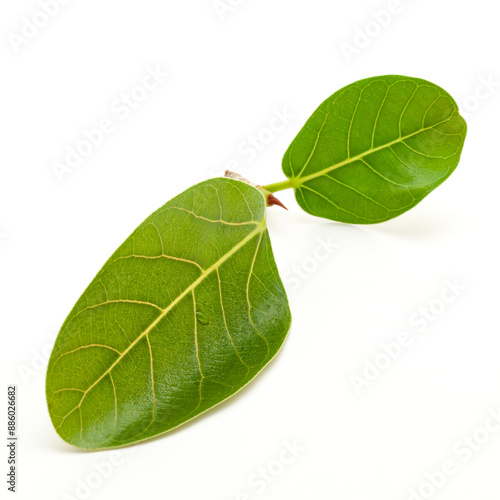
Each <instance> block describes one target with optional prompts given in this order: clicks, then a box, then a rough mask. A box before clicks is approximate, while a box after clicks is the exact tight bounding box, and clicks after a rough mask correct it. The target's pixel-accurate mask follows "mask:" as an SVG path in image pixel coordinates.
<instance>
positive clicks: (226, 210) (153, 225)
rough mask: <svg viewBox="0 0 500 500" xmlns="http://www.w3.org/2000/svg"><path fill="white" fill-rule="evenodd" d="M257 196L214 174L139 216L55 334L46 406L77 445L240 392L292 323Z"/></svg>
mask: <svg viewBox="0 0 500 500" xmlns="http://www.w3.org/2000/svg"><path fill="white" fill-rule="evenodd" d="M265 213H266V204H265V199H264V196H263V194H262V192H261V191H259V190H258V189H256V188H254V187H252V186H250V185H248V184H245V183H243V182H240V181H236V180H231V179H212V180H209V181H206V182H202V183H201V184H198V185H196V186H194V187H192V188H190V189H188V190H187V191H185V192H184V193H182V194H180V195H179V196H177V197H176V198H174V199H173V200H171V201H169V202H168V203H167V204H166V205H164V206H163V207H162V208H160V209H159V210H158V211H157V212H155V213H154V214H153V215H151V216H150V217H149V218H148V219H146V220H145V221H144V222H143V223H142V224H141V225H140V226H139V227H138V228H137V229H136V230H135V231H134V233H133V234H132V235H131V236H130V237H129V238H128V239H127V240H126V241H125V242H124V243H123V245H122V246H121V247H120V248H119V249H118V250H117V251H116V252H115V253H114V255H113V256H112V257H111V258H110V259H109V260H108V262H107V263H106V264H105V265H104V267H103V268H102V269H101V271H100V272H99V273H98V274H97V276H96V277H95V279H94V280H93V281H92V283H91V284H90V285H89V287H88V288H87V290H86V291H85V292H84V294H83V295H82V296H81V298H80V299H79V300H78V302H77V303H76V305H75V307H74V308H73V310H72V311H71V313H70V315H69V317H68V318H67V319H66V321H65V323H64V325H63V327H62V329H61V331H60V333H59V336H58V337H57V340H56V343H55V346H54V350H53V352H52V356H51V358H50V362H49V367H48V373H47V387H46V390H47V401H48V406H49V411H50V416H51V418H52V422H53V424H54V426H55V428H56V430H57V432H58V433H59V435H60V436H61V437H62V438H63V439H64V440H66V441H67V442H68V443H71V444H73V445H75V446H78V447H81V448H89V449H96V448H109V447H114V446H120V445H125V444H128V443H133V442H135V441H140V440H143V439H147V438H150V437H152V436H155V435H157V434H160V433H163V432H166V431H168V430H170V429H173V428H174V427H177V426H178V425H181V424H182V423H184V422H186V421H188V420H190V419H192V418H194V417H195V416H197V415H199V414H200V413H203V412H204V411H206V410H208V409H209V408H211V407H213V406H215V405H216V404H218V403H220V402H221V401H223V400H224V399H226V398H228V397H229V396H231V395H232V394H234V393H235V392H237V391H238V390H239V389H241V388H242V387H243V386H244V385H246V384H247V383H248V382H249V381H250V380H251V379H252V378H253V377H255V375H257V373H258V372H259V371H260V370H262V368H263V367H264V366H265V365H266V364H267V363H268V362H269V361H270V360H271V359H272V358H273V357H274V355H275V354H276V353H277V351H278V349H279V348H280V346H281V345H282V343H283V341H284V339H285V337H286V334H287V332H288V330H289V327H290V311H289V308H288V302H287V298H286V295H285V291H284V288H283V285H282V283H281V280H280V278H279V276H278V271H277V268H276V264H275V262H274V257H273V254H272V250H271V244H270V241H269V235H268V232H267V228H266V221H265Z"/></svg>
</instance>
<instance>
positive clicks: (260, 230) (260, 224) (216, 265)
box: [61, 217, 266, 425]
mask: <svg viewBox="0 0 500 500" xmlns="http://www.w3.org/2000/svg"><path fill="white" fill-rule="evenodd" d="M256 224H257V227H256V228H255V229H254V230H253V231H252V232H251V233H249V234H248V235H247V236H245V238H243V239H242V240H241V241H240V242H239V243H238V244H237V245H235V246H234V247H233V248H232V249H231V250H229V252H227V253H226V254H224V255H223V256H222V257H221V258H220V259H219V260H218V261H217V262H215V263H214V264H212V265H211V266H210V267H209V268H207V269H206V270H205V271H204V272H203V273H201V275H200V276H199V277H198V278H197V279H196V280H195V281H193V283H191V285H189V286H188V287H187V288H186V289H185V290H184V291H183V292H182V293H181V294H179V295H178V296H177V298H176V299H174V300H173V301H172V302H171V303H170V304H169V305H168V306H167V307H166V308H165V309H163V311H162V313H161V314H160V315H159V316H158V317H157V318H156V319H155V320H154V321H153V322H152V323H151V325H149V326H148V328H146V330H144V331H143V332H142V333H141V334H140V335H139V336H138V337H137V338H136V339H135V340H134V341H133V342H132V343H131V344H130V345H129V346H128V347H127V349H125V350H124V351H123V352H122V353H121V354H120V356H119V357H118V358H117V359H116V360H115V361H114V362H113V364H112V365H111V366H110V367H109V368H108V369H107V370H106V371H105V372H104V373H103V374H102V375H101V376H100V377H99V378H98V379H97V380H96V381H95V382H94V383H93V384H92V385H91V386H89V388H88V389H87V390H86V391H83V392H84V394H83V396H82V399H81V400H80V402H79V403H78V405H77V406H75V408H73V409H72V410H71V412H73V411H74V410H75V409H76V408H78V407H80V406H81V405H82V403H83V400H84V399H85V396H86V395H87V394H88V393H89V392H90V391H91V390H92V389H93V388H94V387H95V386H96V385H97V384H98V383H99V382H100V381H101V380H102V379H103V378H104V377H105V376H106V375H108V374H110V373H111V371H112V370H113V368H114V367H115V366H116V365H117V364H118V363H119V362H120V361H121V360H122V359H123V358H124V357H125V356H126V354H127V353H128V352H130V351H131V350H132V348H133V347H134V346H135V345H137V343H138V342H139V341H140V340H141V339H142V338H143V337H144V336H146V335H148V333H149V332H150V331H151V330H152V329H153V328H154V327H155V326H156V325H157V324H158V323H159V322H160V321H161V320H162V319H163V318H164V317H165V316H166V315H167V314H168V313H169V312H170V311H171V310H172V309H173V308H174V307H175V306H176V305H177V304H178V303H179V302H180V301H181V300H182V299H183V298H184V297H185V296H186V295H187V294H188V293H190V292H191V291H192V290H194V289H195V288H196V287H197V286H198V285H199V284H200V283H201V282H202V281H203V280H204V279H205V278H207V277H208V276H209V275H210V274H211V273H212V272H213V271H215V270H216V269H218V268H219V267H220V266H221V265H222V264H223V263H224V262H225V261H227V260H228V259H229V258H230V257H231V256H232V255H234V254H235V253H236V252H237V251H238V250H240V249H241V248H243V247H244V246H245V245H246V244H247V243H248V242H250V241H251V240H252V239H253V238H254V237H255V236H256V235H258V234H259V233H263V232H264V230H265V229H266V219H265V217H264V218H263V219H262V220H261V221H260V222H256ZM71 412H70V413H71ZM63 421H64V419H63ZM61 425H62V422H61Z"/></svg>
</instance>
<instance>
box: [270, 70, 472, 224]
mask: <svg viewBox="0 0 500 500" xmlns="http://www.w3.org/2000/svg"><path fill="white" fill-rule="evenodd" d="M466 130H467V126H466V123H465V120H464V119H463V118H462V117H461V116H460V115H459V113H458V107H457V104H456V103H455V101H454V100H453V99H452V98H451V96H450V95H449V94H448V93H446V92H445V91H444V90H443V89H442V88H440V87H438V86H437V85H434V84H432V83H430V82H427V81H425V80H420V79H417V78H408V77H404V76H394V75H392V76H381V77H375V78H368V79H366V80H360V81H358V82H356V83H353V84H352V85H348V86H347V87H344V88H343V89H341V90H339V91H338V92H336V93H335V94H333V95H332V96H331V97H329V98H328V99H327V100H326V101H324V102H323V103H322V104H321V105H320V106H319V108H318V109H317V110H316V111H315V112H314V113H313V115H312V116H311V118H310V119H309V120H308V121H307V123H306V124H305V126H304V128H303V129H302V130H301V131H300V132H299V134H298V135H297V137H296V138H295V139H294V141H293V142H292V144H291V145H290V147H289V148H288V150H287V152H286V153H285V156H284V158H283V171H284V172H285V175H286V176H287V177H288V178H289V179H290V180H289V181H285V182H283V183H278V184H276V185H272V186H266V187H267V188H268V189H270V190H271V191H272V190H273V188H275V189H274V190H279V189H284V188H286V187H293V188H294V189H295V196H296V198H297V202H298V203H299V205H300V206H301V207H302V208H303V209H304V210H305V211H306V212H309V213H310V214H312V215H317V216H319V217H325V218H327V219H332V220H336V221H341V222H349V223H355V224H373V223H376V222H383V221H386V220H389V219H392V218H393V217H397V216H398V215H400V214H402V213H403V212H406V211H407V210H409V209H410V208H412V207H414V206H415V205H416V204H417V203H419V202H420V201H421V200H422V199H423V198H424V197H425V196H427V195H428V194H429V193H430V192H431V191H432V190H433V189H435V188H436V187H437V186H439V184H441V183H442V182H443V181H444V180H445V179H446V178H447V177H448V176H449V175H450V174H451V173H452V172H453V170H454V169H455V167H456V166H457V164H458V162H459V159H460V154H461V151H462V147H463V144H464V140H465V135H466Z"/></svg>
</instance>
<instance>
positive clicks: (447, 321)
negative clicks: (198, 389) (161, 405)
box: [0, 0, 500, 500]
mask: <svg viewBox="0 0 500 500" xmlns="http://www.w3.org/2000/svg"><path fill="white" fill-rule="evenodd" d="M224 2H225V0H223V1H222V4H224ZM233 3H234V4H238V3H239V5H236V6H235V7H230V9H231V10H230V11H229V10H228V11H227V12H225V13H223V14H222V16H220V15H218V13H217V11H216V10H215V8H214V6H213V4H212V1H211V0H191V1H189V2H186V1H175V2H174V1H169V2H166V1H164V0H144V1H141V2H127V1H123V0H108V1H106V2H102V1H98V0H85V1H82V0H80V1H78V0H73V1H69V2H67V4H66V5H60V8H59V12H58V13H57V14H55V15H54V17H53V18H52V19H50V21H49V22H48V23H47V25H46V26H44V27H42V28H39V29H38V28H35V30H36V31H35V34H34V35H33V34H31V36H32V38H31V39H29V40H28V39H25V42H26V43H22V44H20V42H19V40H20V39H19V37H20V36H22V31H21V30H22V29H23V26H24V25H25V21H23V18H24V17H26V18H28V19H32V18H33V17H34V16H35V14H36V13H37V12H39V11H40V7H39V5H38V3H37V2H36V1H34V0H16V1H15V2H3V3H2V7H1V12H0V29H1V36H2V43H1V47H0V53H1V61H2V78H1V80H0V115H1V122H2V125H1V126H2V130H1V138H2V140H1V147H0V164H1V179H0V189H1V196H0V204H1V206H0V234H1V237H0V239H1V246H0V257H1V277H0V283H1V290H0V293H1V296H0V303H1V304H2V314H1V322H2V342H3V346H2V349H1V350H2V355H3V357H4V360H3V362H2V369H3V370H5V372H4V376H3V378H2V380H3V382H4V383H3V387H2V389H1V390H2V391H5V392H6V386H7V384H8V383H16V384H18V392H19V436H20V440H19V448H18V452H19V484H18V498H22V499H29V500H31V499H35V498H36V499H64V498H65V499H68V498H83V497H84V496H85V494H86V495H87V497H88V498H92V499H100V498H103V499H104V498H110V495H113V497H116V498H122V499H135V498H138V497H139V496H147V495H149V496H151V495H154V497H155V498H165V499H167V498H175V499H176V500H188V499H189V500H191V499H195V498H203V499H207V500H221V499H225V500H236V499H240V500H243V499H246V498H251V499H254V498H255V499H261V500H266V499H273V500H295V499H297V500H299V499H300V500H307V499H314V500H324V499H342V500H358V499H359V500H361V499H363V500H365V499H367V498H369V499H371V500H391V499H394V500H405V499H408V498H410V490H411V489H414V490H415V491H417V492H418V491H419V489H421V490H420V491H421V493H422V495H421V496H420V498H436V499H443V500H452V499H453V500H466V499H467V500H470V499H471V498H480V499H481V500H493V499H495V500H498V495H499V490H500V475H499V474H498V467H499V464H500V432H494V430H493V427H491V426H490V429H491V431H490V432H489V433H488V434H485V432H483V431H482V430H481V428H482V427H483V426H484V424H485V423H487V422H489V423H491V422H490V421H489V420H488V415H489V412H495V411H496V412H497V413H498V411H499V407H500V394H499V391H498V386H499V381H500V363H499V356H500V338H499V335H498V333H499V332H498V309H499V308H498V299H499V286H498V283H499V278H500V276H499V268H498V254H499V245H498V212H499V210H498V195H497V193H498V184H499V181H500V171H499V164H498V143H499V137H500V127H499V125H498V118H497V117H498V113H499V111H500V110H499V103H500V98H499V96H498V94H500V90H499V89H500V87H499V84H498V83H496V84H491V83H490V84H489V87H490V88H488V86H485V85H484V81H488V80H490V82H491V81H492V82H499V81H500V71H499V69H498V48H499V47H498V45H499V41H498V12H494V11H492V9H493V8H494V3H492V2H491V1H486V0H476V1H475V2H457V1H456V0H453V1H452V0H446V1H445V0H440V1H436V0H432V1H431V0H420V1H417V0H414V1H413V2H410V1H409V0H401V2H399V7H397V2H396V4H395V3H394V2H389V1H388V0H382V1H378V0H377V1H374V0H373V1H368V0H363V1H356V2H347V1H342V2H341V1H336V2H332V1H327V0H308V1H307V2H306V1H302V2H299V1H290V0H273V1H269V0H243V1H240V2H238V1H237V0H233ZM227 5H230V4H229V1H228V2H227ZM395 5H396V9H394V8H393V11H395V10H396V11H397V12H395V13H393V14H391V16H390V19H388V21H385V24H386V26H383V27H380V24H374V22H373V20H374V13H377V12H380V11H381V10H387V9H388V8H389V6H390V7H394V6H395ZM221 17H222V19H221ZM386 17H387V16H386ZM40 19H41V20H42V21H43V16H42V18H40ZM379 19H380V17H379ZM39 22H40V21H39ZM378 22H379V23H380V21H378ZM367 23H368V24H367ZM370 23H371V24H370ZM366 28H368V30H369V31H370V37H369V38H368V39H367V40H365V42H364V43H365V45H366V46H365V47H363V48H358V49H357V52H358V53H356V54H353V56H352V58H351V59H350V60H348V58H347V57H346V56H345V55H344V53H343V51H342V48H341V47H342V45H341V44H342V43H348V44H352V45H354V43H355V41H356V42H357V43H358V46H359V45H361V42H362V41H363V40H362V39H361V38H362V36H361V35H360V34H359V33H360V30H361V31H363V30H365V29H366ZM356 34H358V35H357V39H356V40H355V36H356ZM16 36H17V37H18V38H16ZM19 44H20V45H19ZM16 49H18V50H16ZM157 66H159V67H160V68H161V70H162V71H168V72H169V76H168V77H166V78H164V81H163V82H162V83H161V84H159V85H158V87H157V88H156V89H155V90H151V91H149V92H147V96H146V97H145V99H144V101H143V102H140V103H139V104H138V105H137V107H136V109H133V111H132V112H131V113H130V115H129V116H127V117H126V118H125V116H124V115H125V114H126V111H124V110H122V112H121V113H118V112H117V110H116V99H121V95H122V94H123V93H125V94H127V93H130V92H131V91H132V89H134V87H135V86H137V85H138V84H140V83H141V81H142V80H143V78H144V76H145V75H146V73H147V68H148V67H150V68H155V67H157ZM389 73H391V74H403V75H409V76H417V77H420V78H425V79H428V80H431V81H432V82H434V83H436V84H438V85H440V86H442V87H443V88H445V89H446V90H447V91H448V92H450V94H451V95H452V96H454V97H455V99H456V100H457V102H459V104H460V106H461V108H462V109H463V110H464V111H465V112H467V121H468V125H469V132H468V137H467V141H466V144H465V148H464V152H463V156H462V160H461V163H460V165H459V167H458V168H457V170H456V172H455V173H454V174H453V175H452V176H451V178H450V179H449V180H448V181H446V183H445V184H444V185H443V186H441V187H440V188H438V189H437V190H436V191H435V192H434V193H432V194H431V195H430V196H429V197H428V198H426V199H425V200H424V201H423V202H422V203H421V204H420V205H419V206H417V207H416V208H414V209H413V210H412V211H410V212H409V213H407V214H405V215H403V216H401V217H399V218H398V219H395V220H393V221H391V222H387V223H384V224H382V225H376V226H370V227H362V226H357V227H355V226H349V225H342V224H337V223H333V222H328V221H324V220H320V219H315V218H313V217H310V216H308V215H307V214H305V213H303V212H302V211H301V210H300V209H299V208H298V207H297V205H296V203H295V201H294V199H293V193H292V192H289V191H286V192H283V193H279V198H280V199H282V201H283V202H284V203H285V204H286V205H287V206H289V208H290V211H289V212H286V211H284V210H282V209H280V208H272V209H270V210H269V217H268V219H269V230H270V233H271V238H272V241H273V246H274V251H275V257H276V261H277V263H278V267H279V269H280V272H281V274H282V277H283V280H284V282H285V284H286V287H287V291H288V293H289V299H290V303H291V308H292V313H293V326H292V330H291V332H290V334H289V337H288V339H287V341H286V344H285V346H284V348H283V350H282V351H281V353H280V355H279V356H278V357H277V358H276V359H275V360H274V361H273V363H272V365H271V366H270V367H269V368H268V369H266V370H265V371H264V373H262V374H261V375H260V376H259V377H257V379H256V380H255V381H254V382H253V383H252V384H250V385H249V386H248V387H247V388H246V389H245V390H244V391H242V392H241V393H240V394H239V395H238V396H236V397H235V398H234V399H232V400H230V401H228V402H227V403H225V404H223V405H221V406H220V407H219V408H218V409H216V410H215V411H212V412H209V413H208V414H206V415H205V416H203V417H202V418H199V419H197V420H194V421H193V422H192V423H190V424H188V425H186V426H184V427H182V428H179V429H178V430H176V431H174V432H172V433H171V434H167V435H164V436H163V437H161V438H159V439H156V440H152V441H149V442H146V443H143V444H140V445H137V446H131V447H127V448H123V449H120V450H119V452H118V455H117V456H113V452H112V451H106V452H95V453H90V452H82V451H79V450H77V449H75V448H72V447H70V446H69V445H67V444H66V443H64V442H63V441H62V440H61V439H60V438H59V437H58V436H57V434H56V433H55V431H54V429H53V428H52V425H51V422H50V419H49V416H48V413H47V409H46V403H45V397H44V378H45V365H46V361H44V360H43V358H46V357H47V355H48V352H50V344H51V340H50V338H51V337H52V336H53V335H54V334H55V333H57V330H58V328H59V327H60V325H61V324H62V322H63V321H64V319H65V317H66V315H67V314H68V312H69V311H70V309H71V308H72V306H73V305H74V303H75V301H76V300H77V298H78V297H79V296H80V294H81V292H82V291H83V290H84V288H85V287H86V286H87V284H88V283H89V282H90V280H91V279H92V278H93V276H94V275H95V273H96V272H97V271H98V270H99V269H100V267H101V266H102V264H103V263H104V261H105V260H106V259H107V258H108V256H109V255H110V254H111V253H112V252H113V251H114V250H115V249H116V247H117V246H118V245H119V244H120V243H121V242H122V241H123V240H124V239H125V238H126V237H127V236H128V235H129V234H130V233H131V232H132V230H133V229H134V228H135V227H136V226H137V225H138V224H139V223H140V222H142V220H143V219H144V218H145V217H146V216H148V215H149V214H150V213H151V212H152V211H154V210H155V209H156V208H158V207H159V206H161V205H162V204H163V203H165V202H166V201H167V200H169V199H170V198H171V197H173V196H175V195H176V194H178V193H179V192H181V191H183V190H184V189H186V188H188V187H189V186H191V185H193V184H195V183H196V182H199V181H202V180H204V179H206V178H209V177H211V176H214V175H217V174H218V173H219V172H221V171H223V169H224V168H226V166H227V164H228V163H229V162H232V167H233V168H237V169H238V170H239V172H240V173H242V174H243V175H245V176H246V177H247V178H249V179H250V180H252V181H254V182H256V183H260V184H265V183H269V182H276V181H279V180H281V179H282V178H283V174H282V173H281V168H280V162H281V157H282V155H283V153H284V152H285V150H286V148H287V146H288V145H289V143H290V142H291V140H292V139H293V137H294V136H295V135H296V133H297V132H298V131H299V129H300V128H301V127H302V125H303V123H304V122H305V120H306V119H307V118H308V116H309V115H310V114H311V113H312V112H313V111H314V109H315V108H316V107H317V105H319V103H320V102H321V101H323V100H324V99H325V98H326V97H328V96H329V95H330V94H332V93H333V92H334V91H336V90H338V89H339V88H341V87H343V86H344V85H347V84H349V83H351V82H353V81H355V80H358V79H361V78H365V77H369V76H376V75H382V74H389ZM137 92H139V93H137ZM136 95H141V94H140V91H137V90H136ZM476 96H479V97H480V99H478V98H477V97H476ZM284 109H285V110H286V111H287V112H288V113H289V114H293V115H294V118H293V119H291V120H290V122H289V123H288V124H287V125H286V126H285V127H284V129H283V130H282V131H281V132H279V133H276V134H275V136H274V138H273V140H272V141H270V142H269V144H266V145H265V147H264V148H263V150H262V151H259V152H258V154H257V155H256V156H255V158H254V159H252V160H251V161H248V159H249V157H250V154H249V153H248V154H242V152H241V151H242V150H241V148H242V147H245V145H244V142H245V141H246V140H247V138H248V136H250V135H257V134H258V133H259V132H261V131H262V130H263V129H265V128H266V127H267V126H268V124H269V121H270V120H271V118H272V117H273V114H274V113H275V112H276V111H275V110H281V111H282V110H284ZM104 118H109V119H110V120H112V121H113V124H114V126H115V128H114V130H113V131H112V132H111V133H109V134H107V135H106V136H105V138H104V140H103V142H102V144H101V145H99V146H98V147H95V148H94V150H93V151H92V152H91V154H89V155H88V156H87V157H86V158H85V159H84V160H83V161H82V162H81V164H80V165H78V166H76V167H75V168H74V169H73V171H71V172H68V173H66V174H64V175H63V176H62V181H61V182H60V181H59V180H58V177H57V176H56V174H55V172H54V169H53V164H54V162H63V161H64V160H65V155H66V151H67V147H68V146H70V147H76V146H77V144H78V143H79V141H81V140H82V139H83V138H84V136H83V134H84V130H90V129H92V128H95V127H97V126H98V124H99V122H100V121H101V120H102V119H104ZM124 118H125V119H124ZM242 144H243V146H242ZM322 239H323V240H324V241H328V239H329V240H330V242H334V243H335V246H336V248H335V249H333V250H332V252H331V255H329V256H328V258H325V259H324V260H321V261H318V260H317V259H316V260H315V257H314V255H318V253H317V251H316V250H317V249H318V247H319V246H320V245H321V240H322ZM294 273H295V274H294ZM297 273H300V274H301V275H302V276H303V277H302V278H297V277H296V276H297ZM446 280H449V281H451V282H454V281H456V282H457V283H458V284H460V286H461V287H462V288H465V289H462V291H461V292H460V294H459V295H458V296H455V298H454V300H453V302H452V303H449V304H444V305H443V303H442V302H440V300H441V299H440V296H441V294H442V292H443V290H444V289H445V288H446V286H447V285H446ZM447 296H448V297H451V295H449V294H448V295H447ZM430 304H431V307H432V308H433V309H434V311H438V312H439V313H436V314H434V315H433V316H432V321H430V320H425V321H423V322H422V318H421V317H420V316H419V314H421V310H420V309H419V308H420V307H424V308H427V307H429V305H430ZM410 318H413V320H412V319H410ZM418 318H420V323H418V324H419V325H420V328H418V327H417V326H416V325H417V323H416V320H417V319H418ZM424 330H425V331H424ZM405 331H406V332H407V333H408V335H409V336H410V338H411V339H412V343H411V345H409V346H406V347H404V349H402V352H401V353H400V355H399V357H397V359H394V360H393V361H391V362H390V363H389V366H388V367H387V368H386V369H384V370H383V371H381V372H380V373H379V374H378V375H377V373H375V375H373V374H372V377H371V378H372V381H371V382H370V383H368V384H366V385H365V386H364V387H363V389H362V390H361V391H356V388H355V387H354V385H353V376H358V377H363V376H364V373H363V372H364V370H365V366H366V363H367V362H374V361H375V360H376V359H378V362H379V364H380V362H381V360H382V359H383V358H384V357H383V356H379V355H380V354H381V353H383V352H384V351H383V349H382V347H381V344H382V343H386V344H387V343H389V342H391V341H393V340H394V339H396V338H397V337H398V335H399V334H400V333H401V332H405ZM382 362H383V361H382ZM28 369H30V370H31V372H27V370H28ZM5 392H4V393H3V394H4V396H3V398H2V399H3V401H4V406H5V404H6V403H5V401H6V395H5ZM359 392H360V393H359ZM2 412H3V413H4V412H6V410H2ZM4 415H5V413H4ZM2 422H5V417H2ZM496 428H497V427H495V429H496ZM3 432H5V427H4V431H3ZM464 435H465V436H467V435H470V436H476V438H478V439H479V440H486V439H488V442H487V443H485V444H483V445H481V446H477V447H476V445H475V444H474V442H472V443H471V444H469V445H465V444H464V443H462V444H460V442H461V441H462V440H463V439H464ZM473 439H474V438H473ZM285 441H286V442H288V443H289V444H290V445H292V444H293V443H294V441H295V442H296V445H297V446H298V447H299V448H300V451H299V452H298V453H297V456H296V457H294V460H293V461H292V460H291V459H290V460H288V461H289V462H291V463H287V464H285V465H280V463H279V460H280V456H284V455H283V453H282V451H283V450H284V447H285V445H284V444H283V443H284V442H285ZM471 447H474V451H473V452H470V455H471V456H470V457H469V454H468V452H467V449H471ZM114 453H116V452H114ZM6 454H7V450H6V448H5V449H4V452H3V453H2V454H0V459H1V461H2V464H5V465H2V469H1V470H2V471H4V469H5V471H6V468H7V466H6ZM4 455H5V458H3V456H4ZM287 457H288V458H290V457H289V456H287ZM112 458H114V459H117V460H118V463H117V465H114V466H113V471H112V472H111V474H109V477H105V478H102V477H101V476H97V475H96V472H95V464H100V463H102V462H109V461H110V460H111V459H112ZM469 458H470V459H469ZM467 459H468V460H467ZM445 461H448V462H452V463H453V464H454V466H455V468H454V473H453V474H451V475H450V476H448V477H446V479H444V480H442V481H441V482H442V483H444V484H443V485H442V486H441V487H440V488H437V489H436V490H435V491H434V492H433V491H432V487H429V485H427V486H426V485H425V482H426V481H427V480H428V479H427V478H426V474H432V473H434V472H435V471H437V470H438V469H440V468H441V467H442V464H443V462H445ZM260 469H262V470H268V469H269V470H268V472H267V473H266V474H267V477H269V479H270V480H272V481H266V480H263V482H261V483H256V477H257V476H255V475H256V474H257V475H258V474H259V470H260ZM262 470H261V472H260V474H262ZM3 474H4V473H3V472H2V477H5V476H4V475H3ZM107 475H108V474H107ZM438 476H439V474H438V475H435V477H436V478H438ZM441 479H442V478H441ZM85 482H90V484H91V489H90V490H89V491H85V488H80V489H78V488H77V485H79V484H80V485H81V484H82V483H85ZM256 484H260V486H261V487H257V486H256ZM263 485H265V487H264V486H263ZM2 489H3V490H6V484H4V483H3V481H2ZM413 498H414V499H415V498H416V499H417V500H418V498H419V497H415V496H414V497H413Z"/></svg>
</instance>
